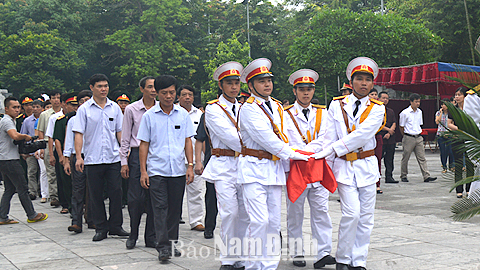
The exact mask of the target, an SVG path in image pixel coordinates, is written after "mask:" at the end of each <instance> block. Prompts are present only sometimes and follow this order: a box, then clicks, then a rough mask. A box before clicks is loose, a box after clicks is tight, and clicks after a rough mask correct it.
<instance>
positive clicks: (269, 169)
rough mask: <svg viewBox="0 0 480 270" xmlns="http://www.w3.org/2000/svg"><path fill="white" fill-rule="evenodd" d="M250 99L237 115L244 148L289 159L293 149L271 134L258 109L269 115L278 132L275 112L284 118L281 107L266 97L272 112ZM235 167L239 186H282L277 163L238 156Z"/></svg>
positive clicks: (282, 171) (281, 167)
mask: <svg viewBox="0 0 480 270" xmlns="http://www.w3.org/2000/svg"><path fill="white" fill-rule="evenodd" d="M250 98H251V99H253V102H252V103H248V102H245V103H244V104H243V105H242V108H241V109H240V112H239V114H240V115H239V125H240V135H241V138H242V140H243V144H244V146H245V147H247V148H250V149H257V150H264V151H267V152H269V153H271V154H272V155H275V156H277V157H279V158H280V159H288V158H290V156H291V155H292V154H293V150H292V149H291V148H290V146H289V145H288V144H287V143H285V142H284V141H283V140H281V139H279V138H278V137H277V135H276V134H275V133H274V132H273V128H272V124H271V123H270V120H269V119H268V117H267V116H266V115H265V113H264V112H263V110H262V109H261V108H260V107H259V106H262V107H263V108H264V109H265V110H266V111H267V113H269V114H270V116H271V117H272V119H273V122H274V123H275V124H276V126H277V127H278V129H279V130H281V129H282V126H281V122H282V117H281V115H280V113H279V110H281V112H282V114H283V117H284V118H285V112H284V111H283V108H282V107H281V105H279V104H277V103H276V102H275V101H273V100H272V99H271V98H270V97H269V98H268V99H269V100H270V104H271V106H272V111H273V113H272V112H271V111H270V109H269V108H268V107H267V105H266V104H265V100H264V99H262V98H260V97H257V96H255V95H252V96H251V97H250ZM250 98H249V99H250ZM251 99H250V100H251ZM283 125H284V132H285V125H286V123H285V122H284V123H283ZM238 168H239V170H238V180H237V182H238V183H239V184H246V183H254V182H257V183H260V184H262V185H285V181H286V179H285V169H284V164H283V162H280V160H279V161H273V160H269V159H265V158H264V159H258V158H256V157H253V156H243V155H240V157H239V159H238Z"/></svg>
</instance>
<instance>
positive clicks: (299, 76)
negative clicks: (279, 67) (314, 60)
mask: <svg viewBox="0 0 480 270" xmlns="http://www.w3.org/2000/svg"><path fill="white" fill-rule="evenodd" d="M317 80H318V73H317V72H315V71H314V70H311V69H300V70H297V71H295V72H294V73H292V75H290V77H289V78H288V82H289V83H290V84H291V85H293V86H296V85H297V84H307V85H309V86H315V82H316V81H317Z"/></svg>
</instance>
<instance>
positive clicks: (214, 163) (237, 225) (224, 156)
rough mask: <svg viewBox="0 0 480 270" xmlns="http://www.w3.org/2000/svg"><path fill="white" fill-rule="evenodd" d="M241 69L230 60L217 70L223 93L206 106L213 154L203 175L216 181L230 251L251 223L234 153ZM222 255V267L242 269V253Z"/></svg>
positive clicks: (237, 149)
mask: <svg viewBox="0 0 480 270" xmlns="http://www.w3.org/2000/svg"><path fill="white" fill-rule="evenodd" d="M242 70H243V67H242V65H241V64H240V63H237V62H227V63H225V64H223V65H221V66H219V67H218V68H217V70H215V72H214V73H213V79H214V80H216V81H218V87H219V88H220V90H221V91H222V94H221V95H220V97H219V98H218V99H215V100H212V101H209V102H208V104H209V105H208V106H207V108H206V110H205V125H206V126H207V128H208V134H209V135H210V140H211V142H212V156H211V158H210V161H209V163H208V164H207V167H206V168H205V170H204V172H203V174H202V177H203V178H205V180H207V181H210V182H213V183H214V185H215V191H216V195H217V205H218V213H219V214H220V218H221V219H222V225H221V230H220V237H221V241H222V242H223V244H224V245H225V246H227V252H228V251H229V250H230V247H231V245H230V239H232V238H234V237H238V238H239V239H243V237H244V236H245V232H246V228H247V224H248V216H247V213H246V211H245V206H244V204H243V194H242V187H241V186H240V185H239V184H238V183H237V176H238V172H237V162H238V158H237V157H236V155H235V152H241V151H242V144H241V143H240V137H239V134H238V128H237V121H236V119H237V115H238V110H239V108H240V103H239V102H238V101H237V100H236V97H237V96H238V93H239V91H240V73H241V72H242ZM220 259H224V260H222V266H221V267H220V270H227V269H240V268H241V267H242V266H243V264H242V263H241V262H240V261H241V259H240V256H235V255H232V254H228V253H227V254H222V253H221V254H220ZM225 259H228V260H225ZM234 259H237V262H235V260H234Z"/></svg>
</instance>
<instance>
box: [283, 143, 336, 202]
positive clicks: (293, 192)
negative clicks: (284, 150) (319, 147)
mask: <svg viewBox="0 0 480 270" xmlns="http://www.w3.org/2000/svg"><path fill="white" fill-rule="evenodd" d="M296 152H299V153H302V154H305V155H308V156H310V155H313V154H314V153H312V152H306V151H302V150H296ZM315 182H321V184H322V185H323V186H324V187H325V188H326V189H327V190H328V191H330V192H331V193H334V192H335V190H336V189H337V181H336V180H335V176H334V175H333V172H332V169H330V166H328V164H327V161H326V160H325V159H324V158H322V159H314V158H310V159H309V160H308V161H303V160H291V161H290V173H289V175H288V179H287V192H288V199H290V201H291V202H292V203H294V202H295V201H296V200H297V199H298V197H300V195H302V193H303V191H304V190H305V189H306V188H307V184H311V183H315Z"/></svg>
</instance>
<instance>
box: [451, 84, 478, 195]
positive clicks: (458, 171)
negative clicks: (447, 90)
mask: <svg viewBox="0 0 480 270" xmlns="http://www.w3.org/2000/svg"><path fill="white" fill-rule="evenodd" d="M467 90H468V89H467V88H465V87H463V86H462V87H459V88H458V89H457V90H456V91H455V101H456V103H457V105H455V106H456V107H457V108H459V109H460V110H462V111H463V104H464V100H465V97H466V96H467ZM448 128H449V129H451V130H457V129H458V127H457V126H456V125H455V122H454V121H453V119H452V116H451V114H449V115H448ZM461 144H463V142H461V141H455V142H454V143H452V149H453V158H454V160H455V182H458V181H460V180H462V178H463V170H462V168H463V163H464V159H465V167H466V171H467V177H470V176H473V174H474V167H473V163H472V161H470V159H469V158H468V156H466V155H465V154H464V153H463V152H461V151H459V150H458V147H459V146H460V145H461ZM465 191H466V192H467V196H468V192H469V191H470V183H469V184H466V185H465ZM462 197H463V185H461V186H458V187H457V198H462Z"/></svg>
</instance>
